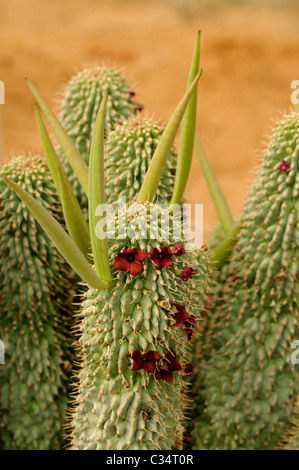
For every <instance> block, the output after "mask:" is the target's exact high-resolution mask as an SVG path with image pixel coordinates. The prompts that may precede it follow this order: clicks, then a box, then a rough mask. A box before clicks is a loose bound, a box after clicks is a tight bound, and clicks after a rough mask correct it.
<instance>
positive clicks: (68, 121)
mask: <svg viewBox="0 0 299 470" xmlns="http://www.w3.org/2000/svg"><path fill="white" fill-rule="evenodd" d="M104 93H108V98H107V108H106V109H107V110H106V114H105V133H106V135H108V134H109V133H110V132H111V131H112V130H113V129H114V128H115V126H117V125H119V124H121V123H122V122H124V121H126V120H127V119H129V118H131V117H133V116H135V115H136V114H137V113H139V111H140V110H141V109H142V106H141V105H139V104H138V103H136V102H135V100H134V96H135V92H134V91H133V90H132V87H131V86H130V85H129V83H128V82H127V80H126V78H125V77H124V76H123V74H122V72H121V71H119V70H117V69H115V68H113V67H107V66H95V67H92V68H86V69H83V70H81V71H80V72H78V73H77V74H76V75H74V76H73V77H72V78H71V79H70V80H69V81H68V83H67V84H66V87H65V91H64V94H63V100H62V105H61V116H60V122H61V124H62V126H63V127H64V129H65V130H66V132H67V134H68V135H69V136H70V138H71V139H72V141H73V142H74V144H75V146H76V148H77V149H78V151H79V152H80V154H81V155H82V157H83V158H84V160H85V162H86V163H87V164H88V158H89V153H90V144H91V136H92V131H93V126H94V123H95V120H96V116H97V113H98V110H99V107H100V103H101V100H102V98H103V95H104ZM58 155H59V158H60V160H62V161H63V163H64V168H65V170H66V173H67V176H68V179H69V181H70V183H71V184H72V187H73V190H74V193H75V195H76V197H77V199H78V201H79V203H80V206H81V207H82V208H86V209H87V206H88V204H87V198H86V195H85V193H84V191H83V190H82V187H81V185H80V182H79V181H78V179H77V178H76V175H75V174H74V172H73V170H72V167H71V166H70V164H69V162H68V159H67V158H66V156H65V154H64V153H63V152H62V151H61V150H59V149H58Z"/></svg>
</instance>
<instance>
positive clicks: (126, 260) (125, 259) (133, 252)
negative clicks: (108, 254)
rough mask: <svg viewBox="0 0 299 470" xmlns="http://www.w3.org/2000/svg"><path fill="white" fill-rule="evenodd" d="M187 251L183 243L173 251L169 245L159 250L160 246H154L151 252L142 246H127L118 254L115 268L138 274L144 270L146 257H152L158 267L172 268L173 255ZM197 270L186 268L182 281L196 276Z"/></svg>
mask: <svg viewBox="0 0 299 470" xmlns="http://www.w3.org/2000/svg"><path fill="white" fill-rule="evenodd" d="M184 253H185V249H184V247H183V245H176V246H175V247H174V249H173V252H172V251H171V249H170V248H169V247H168V246H162V247H161V249H160V250H159V249H158V248H152V249H151V250H150V251H149V253H145V252H144V251H143V250H141V249H140V248H131V249H128V247H127V246H126V247H125V249H124V250H123V251H122V252H121V253H119V254H118V256H117V258H116V260H115V263H114V266H113V268H114V269H118V270H119V271H126V272H128V273H130V274H131V275H132V276H137V274H139V273H140V272H141V271H142V267H143V263H144V261H145V260H146V258H150V259H151V260H152V261H153V263H154V264H155V265H156V269H160V270H161V269H162V268H167V267H169V268H172V267H173V262H172V259H171V257H172V256H173V255H176V256H182V255H183V254H184ZM195 274H196V271H195V270H194V269H192V268H185V269H184V271H182V274H181V278H182V281H184V282H186V281H187V280H188V279H190V278H191V277H193V276H195Z"/></svg>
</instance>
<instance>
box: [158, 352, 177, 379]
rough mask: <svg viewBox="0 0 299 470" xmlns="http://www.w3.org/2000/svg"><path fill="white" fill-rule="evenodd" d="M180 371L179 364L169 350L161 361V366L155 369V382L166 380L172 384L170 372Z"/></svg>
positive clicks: (173, 353)
mask: <svg viewBox="0 0 299 470" xmlns="http://www.w3.org/2000/svg"><path fill="white" fill-rule="evenodd" d="M178 370H182V366H181V364H180V363H179V362H178V361H177V360H176V354H175V352H174V351H173V350H171V351H170V352H169V353H168V354H167V355H166V356H165V359H163V362H162V364H161V365H160V366H159V367H158V368H157V369H156V371H155V377H156V379H157V380H167V381H168V382H173V376H172V372H175V371H178Z"/></svg>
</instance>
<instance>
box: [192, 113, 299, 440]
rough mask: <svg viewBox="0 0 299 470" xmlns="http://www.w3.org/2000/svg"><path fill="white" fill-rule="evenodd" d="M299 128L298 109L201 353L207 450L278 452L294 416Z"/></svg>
mask: <svg viewBox="0 0 299 470" xmlns="http://www.w3.org/2000/svg"><path fill="white" fill-rule="evenodd" d="M298 129H299V116H298V113H292V114H291V115H289V116H285V117H284V118H283V119H282V120H281V121H280V122H279V123H278V124H277V126H276V128H275V129H274V131H273V135H272V138H271V142H270V144H269V146H268V148H267V150H266V152H265V159H264V162H263V165H262V168H261V170H260V171H259V173H258V175H257V178H256V180H255V183H254V185H253V187H252V189H251V190H250V192H249V196H248V200H247V203H246V209H245V213H244V218H243V225H242V229H241V231H240V233H239V235H238V240H237V244H236V247H235V250H234V252H233V255H232V257H231V260H230V261H229V263H227V264H226V265H225V266H224V267H223V268H222V270H221V272H220V273H219V275H218V279H217V284H218V286H219V287H218V290H217V291H216V296H215V297H216V303H215V307H214V308H213V310H212V311H211V312H210V320H209V324H208V328H207V332H206V339H205V341H204V342H201V343H199V344H198V352H197V354H198V357H200V358H201V364H200V370H198V376H197V381H196V385H195V393H197V394H198V395H197V404H198V414H199V416H198V418H197V421H196V423H195V429H194V432H193V438H194V442H195V447H196V448H197V449H204V448H211V449H273V448H275V447H276V445H277V443H278V441H279V439H281V435H282V434H283V433H284V432H285V431H286V430H287V429H288V427H289V425H290V420H291V417H292V416H293V414H294V406H295V400H296V397H297V395H298V391H299V383H298V371H297V366H296V365H295V364H292V361H291V353H292V351H291V349H290V345H291V343H292V341H293V340H294V339H297V338H298V337H299V327H298V316H299V302H298V299H299V296H298V293H299V286H298V266H299V263H298V254H299V251H298V243H297V240H298V226H299V217H298V196H299V182H298V177H299V167H298V163H299V148H298V141H299V140H298V137H299V132H298ZM203 343H204V344H203Z"/></svg>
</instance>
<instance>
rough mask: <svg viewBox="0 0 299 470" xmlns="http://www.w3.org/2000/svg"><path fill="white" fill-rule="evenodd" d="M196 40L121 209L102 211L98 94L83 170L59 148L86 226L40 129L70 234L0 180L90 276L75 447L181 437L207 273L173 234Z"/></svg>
mask: <svg viewBox="0 0 299 470" xmlns="http://www.w3.org/2000/svg"><path fill="white" fill-rule="evenodd" d="M198 39H199V36H198V38H197V47H196V50H195V53H194V57H193V62H192V67H191V72H190V75H189V86H188V89H187V92H186V94H185V95H184V97H183V99H182V100H181V102H180V104H179V105H178V107H177V109H176V110H175V112H174V114H173V116H172V117H171V119H170V121H169V123H168V125H167V126H166V128H165V131H164V133H163V135H162V137H161V139H160V141H159V144H158V146H157V148H156V151H155V154H154V156H153V158H152V160H151V163H150V166H149V169H148V171H147V174H146V177H145V179H144V181H143V184H142V186H141V188H140V191H139V193H138V196H137V197H136V198H135V200H133V201H131V202H130V204H129V206H127V207H126V209H125V211H124V212H123V210H122V209H121V208H120V207H116V206H114V207H115V208H116V209H117V210H115V212H114V214H112V217H111V218H109V217H104V216H103V214H101V213H99V207H100V208H101V207H103V206H102V204H104V203H105V189H104V187H105V183H104V165H103V161H104V145H103V142H104V116H105V105H106V101H107V95H104V98H103V100H102V103H101V106H100V110H99V113H98V116H97V120H96V123H95V128H94V135H93V139H92V144H91V151H90V159H89V169H88V172H87V173H86V171H85V167H84V165H83V164H82V158H81V157H80V155H79V153H78V152H73V150H72V149H71V151H69V152H66V153H67V154H68V157H69V160H70V163H71V164H72V165H73V167H75V168H76V170H77V171H76V174H77V176H78V178H79V180H80V182H81V184H82V187H83V188H84V189H85V190H86V191H87V194H88V205H89V227H87V226H84V224H83V216H82V213H81V211H80V207H79V206H78V204H77V202H76V199H75V198H74V195H73V193H72V190H71V186H70V184H69V182H68V180H67V178H66V176H65V174H64V172H63V170H62V168H61V166H59V164H58V166H57V163H58V162H57V160H56V158H57V157H56V155H55V152H54V150H53V147H52V146H51V144H50V141H49V139H48V136H47V134H46V132H42V135H43V140H44V143H45V148H46V149H47V155H48V160H49V162H50V165H49V166H50V168H51V169H52V174H53V179H54V180H55V181H56V184H57V188H58V193H59V196H60V198H61V200H62V206H63V208H64V214H65V219H66V225H67V227H68V231H69V234H70V235H68V234H67V233H66V232H65V231H64V230H63V229H62V228H61V226H60V225H59V224H58V222H57V221H56V220H55V219H54V218H53V217H51V216H50V215H49V214H48V213H47V211H46V210H45V209H44V208H43V207H42V206H41V205H40V204H39V203H38V202H37V201H35V200H34V199H33V198H32V197H31V196H30V195H29V194H28V193H26V192H25V191H24V190H23V189H21V188H20V187H19V186H18V185H17V184H15V183H14V182H12V181H10V180H9V179H7V178H5V181H6V182H7V184H8V185H9V186H10V187H11V188H12V189H14V190H15V191H16V193H17V194H18V196H19V197H20V198H21V199H22V200H23V201H24V202H25V203H26V204H27V206H28V208H29V209H30V210H31V212H32V214H33V215H34V216H35V217H36V219H37V220H38V221H39V223H40V224H41V226H42V227H43V228H44V229H45V231H46V232H47V233H48V235H49V236H50V238H51V239H52V241H53V242H54V243H55V244H56V246H57V248H58V249H59V250H60V251H61V253H62V254H63V256H64V257H65V259H66V260H67V261H68V262H69V264H70V265H71V266H72V267H73V269H74V270H75V271H76V272H77V274H78V275H79V276H80V277H81V278H82V279H83V280H84V281H85V282H86V283H87V285H88V290H87V292H86V293H85V294H84V299H83V302H82V309H81V324H80V326H79V333H80V338H79V341H78V354H79V355H80V362H81V364H82V366H81V369H80V371H79V376H78V384H77V390H76V393H75V398H74V401H75V403H74V409H73V412H72V420H71V422H70V426H71V429H72V439H71V448H72V449H99V450H100V449H171V448H173V447H178V448H180V447H181V446H182V433H183V422H184V413H185V410H186V408H187V406H188V401H187V396H186V395H187V393H186V384H187V381H186V378H187V377H188V375H189V374H190V369H191V365H190V363H189V361H190V354H189V340H190V339H191V337H192V335H193V333H194V331H195V326H196V322H197V320H198V319H199V318H200V311H201V309H202V304H203V300H204V294H205V290H206V285H207V277H208V264H207V259H206V255H205V253H204V251H203V250H201V249H199V250H197V252H196V257H195V256H194V253H195V252H194V251H193V252H192V251H188V248H189V245H186V241H185V239H184V237H182V236H180V237H178V236H177V234H178V232H179V229H180V228H181V223H182V213H181V208H180V206H179V204H176V203H179V202H180V200H181V194H182V192H183V190H184V187H185V184H186V181H187V177H188V173H189V169H190V162H191V156H192V148H193V138H194V127H195V112H196V95H195V93H194V91H195V89H196V87H197V81H198V79H199V76H200V73H198V68H199V61H198V44H199V41H198ZM32 89H33V91H34V93H35V96H36V98H37V100H38V102H39V103H41V101H40V98H39V95H38V93H37V92H36V90H35V89H34V88H33V87H32ZM188 103H189V105H188ZM186 108H187V110H186ZM185 111H186V112H185ZM184 112H185V116H184V119H183V124H182V131H181V140H180V149H179V154H178V165H177V173H176V180H175V185H174V191H173V195H172V201H171V202H172V204H174V205H172V206H170V207H167V206H163V207H162V206H160V207H158V208H157V206H155V205H153V204H152V202H153V199H154V196H155V192H156V189H157V186H158V183H159V181H160V178H161V174H162V172H163V168H164V166H165V162H166V160H167V157H168V154H169V151H170V149H171V146H172V143H173V140H174V137H175V135H176V133H177V131H178V127H179V124H180V121H181V119H182V117H183V114H184ZM40 122H41V121H40ZM41 128H42V126H41ZM44 131H45V129H44ZM59 132H61V136H62V140H63V141H64V142H65V143H66V145H65V148H67V147H68V143H69V140H68V137H67V136H66V135H63V130H62V129H61V128H60V130H59ZM67 150H69V149H67ZM136 216H137V219H136ZM167 219H169V220H170V227H171V228H170V230H169V231H168V230H167V224H166V221H167ZM78 227H79V228H78ZM83 232H84V240H85V241H84V242H83V243H82V237H83ZM153 234H154V236H153ZM107 235H108V236H109V237H110V238H109V242H108V240H107ZM80 243H81V245H80V246H79V244H80ZM89 243H90V244H89ZM90 252H92V262H93V263H94V267H91V265H90V258H89V256H90ZM191 255H192V256H191ZM194 260H195V261H194Z"/></svg>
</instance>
